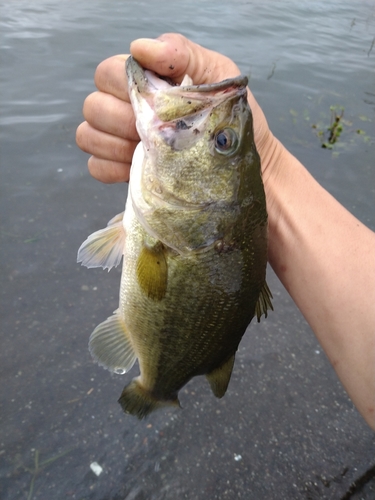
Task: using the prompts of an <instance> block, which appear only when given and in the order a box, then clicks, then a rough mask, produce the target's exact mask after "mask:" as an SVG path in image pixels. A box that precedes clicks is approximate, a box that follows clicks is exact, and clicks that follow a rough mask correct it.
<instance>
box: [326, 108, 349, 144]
mask: <svg viewBox="0 0 375 500" xmlns="http://www.w3.org/2000/svg"><path fill="white" fill-rule="evenodd" d="M329 109H330V111H331V124H330V126H329V127H328V128H327V131H328V133H329V135H328V140H327V141H325V142H323V143H322V148H328V149H332V146H333V145H334V144H335V143H336V142H337V141H338V139H339V137H340V135H341V132H342V131H343V124H342V117H343V116H344V108H343V106H330V108H329Z"/></svg>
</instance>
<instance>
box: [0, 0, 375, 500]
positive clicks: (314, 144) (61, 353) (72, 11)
mask: <svg viewBox="0 0 375 500" xmlns="http://www.w3.org/2000/svg"><path fill="white" fill-rule="evenodd" d="M0 5H1V12H0V22H1V68H2V71H1V72H0V85H1V87H0V91H1V94H0V96H1V113H0V126H1V128H0V141H1V150H0V155H1V156H0V161H1V198H0V210H1V212H0V213H1V255H2V259H1V276H2V287H1V305H0V317H1V351H0V357H1V363H0V377H1V385H0V387H1V389H0V391H1V393H0V394H1V397H0V418H1V436H0V478H1V480H0V498H1V499H2V500H11V499H12V500H13V499H31V498H32V499H45V498H54V499H66V498H72V499H90V500H91V499H92V500H104V499H115V500H116V499H119V500H120V499H121V500H122V499H125V498H127V499H128V500H129V499H136V500H140V499H149V498H151V499H158V500H159V499H175V498H185V499H201V498H202V499H203V498H212V499H214V498H218V499H219V498H220V499H222V498H228V499H232V498H233V499H234V498H247V499H258V498H267V499H268V498H271V499H273V498H296V499H299V498H312V499H315V498H341V497H342V496H343V495H344V494H345V492H346V491H347V490H348V489H349V487H350V484H351V483H352V482H353V481H355V480H356V479H358V478H359V477H360V476H361V475H362V474H364V473H365V471H366V470H368V469H369V468H371V466H373V465H374V438H373V434H372V433H371V432H370V431H369V430H368V428H367V427H366V425H365V424H364V422H363V421H362V419H361V417H360V416H359V415H358V413H357V412H356V410H355V408H353V405H352V404H351V402H350V401H349V399H348V398H347V396H346V394H345V392H344V391H343V389H342V388H341V385H340V383H339V382H338V381H337V379H336V376H335V374H334V372H333V370H332V368H331V366H330V365H329V363H328V361H327V359H326V358H325V356H324V354H323V352H322V351H321V348H320V346H319V345H318V344H317V342H316V340H315V337H314V336H313V334H312V332H311V331H310V329H309V327H308V326H307V325H306V323H305V321H304V320H303V318H302V317H301V315H300V313H299V311H298V310H297V309H296V307H295V306H294V304H293V303H292V301H291V300H290V298H289V297H288V295H287V293H286V292H285V290H284V289H283V287H282V286H281V285H280V283H279V282H278V280H277V278H276V277H275V276H274V275H273V274H272V273H271V272H270V273H269V276H270V277H269V279H268V281H269V284H270V287H271V289H272V291H273V294H274V296H275V300H274V306H275V312H274V313H273V314H272V315H271V316H270V317H269V318H267V320H266V321H263V322H262V323H261V324H260V325H252V326H251V328H250V329H249V332H248V334H247V335H246V336H245V338H244V340H243V342H242V344H241V347H240V350H239V353H238V356H237V363H236V366H235V370H234V373H233V377H232V381H231V384H230V387H229V391H228V393H227V395H226V396H225V398H224V399H223V400H220V401H217V400H216V399H215V398H213V396H212V395H211V394H210V390H209V388H208V386H207V384H206V382H205V380H204V379H203V378H202V379H201V378H198V379H195V380H193V381H192V382H190V383H189V384H188V386H187V387H186V388H185V389H184V390H183V391H181V400H182V406H183V410H174V409H166V410H162V411H160V412H159V413H155V414H154V415H152V416H151V417H150V418H149V419H148V420H146V421H145V422H138V421H136V420H134V419H133V418H131V417H127V416H125V415H123V414H122V412H121V409H120V407H119V405H118V404H117V402H116V401H117V398H118V397H119V395H120V393H121V390H122V388H123V386H124V385H125V383H126V381H128V380H130V379H131V378H132V377H133V376H134V374H135V373H136V370H135V369H133V371H132V372H131V373H130V374H126V375H124V376H117V375H113V376H112V375H110V374H109V372H107V371H105V370H103V369H102V368H100V367H99V366H96V365H94V364H93V362H92V361H91V359H90V355H89V353H88V350H87V341H88V337H89V334H90V332H91V331H92V329H93V328H94V327H95V326H96V325H97V324H98V323H99V322H101V321H103V319H105V318H106V317H107V316H109V315H110V314H111V313H112V311H113V310H114V309H116V307H117V300H118V298H117V294H118V286H119V271H116V270H115V271H111V273H109V274H108V273H106V272H103V271H101V270H90V271H88V270H86V269H84V268H82V267H80V266H78V265H76V264H75V259H76V251H77V248H78V247H79V245H80V244H81V242H82V241H83V240H84V239H85V238H86V236H87V235H88V234H90V233H91V232H93V231H94V230H96V229H98V228H100V227H103V226H104V225H105V224H106V222H107V221H108V220H109V219H110V218H111V217H112V216H113V215H115V214H116V213H118V211H120V210H121V207H122V206H123V204H124V199H125V193H126V188H125V187H124V186H122V185H118V186H105V185H102V184H100V183H98V182H96V181H94V180H93V179H91V178H90V176H89V174H88V172H87V169H86V161H87V155H85V154H84V153H82V152H80V151H79V150H78V148H77V147H76V146H75V138H74V135H75V129H76V127H77V125H78V124H79V123H80V121H81V120H82V118H81V109H82V103H83V100H84V98H85V97H86V95H87V94H88V93H90V92H92V91H94V85H93V73H94V70H95V67H96V65H97V64H98V63H99V62H100V61H101V60H103V59H104V58H106V57H109V56H110V55H113V54H116V53H124V52H127V50H128V46H129V43H130V42H131V40H133V39H135V38H138V37H143V36H147V37H153V36H157V35H159V34H160V33H163V32H167V31H178V32H182V33H183V34H185V35H186V36H188V37H190V38H192V39H194V40H195V41H196V42H198V43H201V44H203V45H205V46H207V47H209V48H212V49H214V50H218V51H220V52H223V53H225V54H226V55H228V56H229V57H231V58H233V59H234V60H235V61H236V62H237V64H238V65H239V66H240V68H241V70H242V71H243V72H244V73H245V74H247V75H248V76H249V77H250V86H251V88H252V91H253V93H254V94H255V96H256V98H257V100H258V101H259V103H260V104H261V106H262V108H263V110H264V111H265V114H266V116H267V118H268V121H269V124H270V126H271V129H272V130H273V132H274V134H275V135H276V136H277V137H278V138H279V139H280V140H281V141H282V142H283V143H284V144H285V145H286V146H287V147H288V148H289V149H290V150H291V151H292V152H293V153H294V154H295V155H296V156H297V157H298V158H299V159H300V160H301V161H302V162H303V163H304V164H305V165H306V166H307V167H308V169H309V170H310V171H311V172H312V174H313V175H314V176H315V177H316V178H317V179H318V180H319V181H320V182H321V183H322V184H323V185H324V186H325V187H326V188H327V189H328V190H329V191H330V192H331V193H332V194H333V195H334V196H336V197H337V198H338V199H339V200H340V201H341V203H343V204H344V205H345V206H346V207H347V208H348V209H349V210H350V211H351V212H353V213H354V214H355V215H356V216H357V217H358V218H359V219H360V220H362V221H363V222H364V223H366V224H367V225H369V226H370V227H372V228H374V227H375V221H374V210H373V208H374V179H373V172H374V162H373V158H374V149H375V147H374V133H373V125H374V104H375V90H374V85H373V67H374V58H375V48H372V44H373V40H374V34H375V33H374V31H375V30H374V26H375V19H374V6H373V2H363V1H357V2H350V1H348V0H341V1H337V0H332V1H331V2H321V1H315V2H304V1H298V2H297V1H289V2H286V1H278V2H276V1H268V2H261V1H260V0H259V1H250V2H245V1H238V0H237V1H234V2H230V3H224V2H223V3H221V2H208V1H199V2H198V1H194V0H190V1H189V2H185V1H181V2H174V3H172V4H171V3H170V2H164V3H160V4H158V5H156V4H155V2H152V1H151V0H148V1H144V2H139V1H137V2H135V1H134V0H130V1H127V2H122V3H119V2H117V3H114V2H113V3H112V4H110V3H108V2H104V1H102V0H95V1H90V2H88V1H82V2H72V1H65V2H57V1H55V0H54V1H52V0H50V1H43V0H40V1H38V2H34V3H33V4H30V2H28V1H26V0H25V1H14V2H4V1H2V2H1V3H0ZM330 106H343V107H344V108H345V111H344V120H345V121H344V131H343V133H342V135H341V137H340V140H339V142H338V143H337V144H336V145H335V147H334V149H333V150H325V149H322V148H321V147H320V138H319V137H318V135H317V131H319V130H323V129H324V128H326V127H327V126H328V125H329V123H330V119H331V118H330ZM312 125H315V128H313V127H312ZM357 131H360V133H357ZM94 462H97V463H98V464H99V465H100V467H102V468H103V472H102V473H101V474H100V475H99V476H97V475H96V474H94V472H92V469H90V465H91V464H92V463H94ZM374 491H375V487H374V485H373V483H371V482H367V483H366V487H365V489H364V490H363V491H362V496H361V498H368V499H370V498H373V496H374ZM353 498H354V496H353ZM356 498H358V497H356Z"/></svg>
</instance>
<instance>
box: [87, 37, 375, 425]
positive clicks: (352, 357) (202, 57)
mask: <svg viewBox="0 0 375 500" xmlns="http://www.w3.org/2000/svg"><path fill="white" fill-rule="evenodd" d="M161 39H162V42H156V41H151V40H138V41H136V42H133V44H132V46H131V52H132V54H133V56H134V57H136V58H137V59H138V60H139V62H140V63H141V64H142V65H143V66H145V67H147V68H149V69H151V70H154V71H156V72H158V73H159V74H162V75H165V76H169V77H170V78H173V79H175V80H176V81H177V82H179V81H181V80H182V78H183V76H184V75H185V74H186V73H187V74H189V75H190V76H191V77H192V78H193V81H194V82H195V83H210V82H217V81H220V80H223V79H225V78H228V77H231V76H235V75H238V74H239V70H238V68H237V66H236V65H235V64H234V63H233V61H231V60H230V59H228V58H226V57H224V56H222V55H220V54H218V53H216V52H212V51H209V50H207V49H204V48H202V47H200V46H198V45H196V44H194V43H192V42H190V41H188V40H186V39H185V38H184V37H182V36H181V35H173V34H172V35H171V34H169V35H163V36H162V37H161ZM125 58H126V56H115V57H113V58H110V59H107V60H106V61H104V62H103V63H101V64H100V65H99V66H98V69H97V71H96V74H95V83H96V85H97V87H98V89H99V92H96V93H94V94H91V95H90V96H89V97H88V98H87V99H86V101H85V104H84V116H85V119H86V121H85V122H84V123H82V124H81V125H80V126H79V127H78V130H77V143H78V145H79V146H80V147H81V148H82V149H83V150H84V151H87V152H89V153H91V154H92V155H93V156H91V158H90V159H89V169H90V172H91V173H92V175H93V176H94V177H96V178H97V179H99V180H101V181H103V182H120V181H126V180H128V178H129V169H130V163H131V158H132V155H133V151H134V149H135V146H136V144H137V141H138V135H137V132H136V130H135V126H134V115H133V112H132V108H131V106H130V103H129V97H128V95H127V90H126V85H125V80H124V78H125V77H124V60H125ZM248 98H249V103H250V107H251V109H252V111H253V115H254V134H255V142H256V145H257V149H258V151H259V154H260V156H261V160H262V170H263V179H264V184H265V189H266V195H267V207H268V214H269V238H270V242H269V260H270V263H271V265H272V267H273V268H274V270H275V272H276V274H277V275H278V277H279V279H280V280H281V281H282V283H283V284H284V286H285V287H286V289H287V290H288V292H289V293H290V295H291V296H292V298H293V300H294V301H295V302H296V304H297V306H298V307H299V309H300V310H301V312H302V313H303V315H304V316H305V318H306V320H307V321H308V322H309V324H310V326H311V328H312V329H313V331H314V333H315V335H316V336H317V338H318V340H319V342H320V343H321V345H322V347H323V349H324V350H325V352H326V354H327V356H328V358H329V359H330V361H331V363H332V364H333V366H334V368H335V370H336V372H337V375H338V376H339V378H340V380H341V382H342V383H343V385H344V387H345V388H346V390H347V392H348V394H349V396H350V397H351V399H352V400H353V402H354V404H355V405H356V406H357V408H358V410H359V411H360V412H361V414H362V415H363V416H364V418H365V419H366V421H367V422H368V424H369V425H370V426H371V427H373V428H374V429H375V256H374V250H375V234H374V233H373V232H372V231H370V230H369V229H368V228H366V227H365V226H364V225H363V224H361V223H360V222H359V221H358V220H357V219H356V218H355V217H353V216H352V215H351V214H350V213H349V212H348V211H347V210H345V208H344V207H342V206H341V205H340V204H339V203H338V202H337V201H336V200H335V199H334V198H333V197H332V196H331V195H330V194H329V193H327V191H325V190H324V189H323V188H322V187H321V186H320V185H319V184H318V183H317V182H316V181H315V180H314V179H313V178H312V177H311V175H310V174H309V173H308V172H307V170H306V169H305V168H304V167H303V165H301V163H300V162H299V161H298V160H297V159H296V158H295V157H293V156H292V155H291V154H290V153H289V152H288V151H287V150H286V149H285V148H284V147H283V146H282V145H281V143H280V142H279V141H277V139H275V138H274V137H273V135H272V133H271V132H270V130H269V128H268V125H267V121H266V119H265V117H264V114H263V112H262V110H261V108H260V107H259V105H258V104H257V102H256V101H255V99H254V97H253V95H252V94H251V92H250V91H249V93H248Z"/></svg>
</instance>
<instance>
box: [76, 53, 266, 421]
mask: <svg viewBox="0 0 375 500" xmlns="http://www.w3.org/2000/svg"><path fill="white" fill-rule="evenodd" d="M126 74H127V80H128V90H129V96H130V99H131V103H132V106H133V110H134V113H135V117H136V127H137V130H138V133H139V136H140V139H141V141H140V142H139V144H138V145H137V147H136V150H135V152H134V155H133V160H132V166H131V169H130V179H129V188H128V196H127V199H126V205H125V211H124V212H122V213H120V214H119V215H117V216H115V217H114V218H113V219H111V220H110V221H109V223H108V225H107V227H106V228H104V229H101V230H99V231H96V232H95V233H93V234H92V235H90V236H89V237H88V238H87V239H86V240H85V241H84V242H83V243H82V245H81V247H80V248H79V250H78V258H77V260H78V262H81V263H82V265H85V266H87V267H89V268H90V267H102V268H103V269H108V270H109V269H111V268H112V267H114V266H117V265H118V264H119V263H120V262H121V259H123V264H122V275H121V285H120V293H119V307H118V309H116V310H115V311H114V313H113V314H112V315H111V316H110V317H109V318H108V319H106V320H105V321H104V322H102V323H101V324H99V325H98V326H97V327H96V328H95V330H94V331H93V332H92V334H91V336H90V339H89V350H90V352H91V355H92V357H93V358H94V360H95V361H97V362H98V363H99V364H100V365H102V366H103V367H104V368H106V369H108V370H110V371H112V372H114V373H118V374H123V373H126V372H128V371H129V370H130V369H131V368H132V366H133V365H134V363H135V362H136V360H138V363H139V371H140V373H139V376H138V377H136V378H134V379H133V380H132V381H131V382H130V383H129V384H128V385H126V386H125V387H124V389H123V391H122V393H121V396H120V398H119V403H120V405H121V407H122V409H123V411H124V412H125V413H127V414H131V415H135V416H136V417H138V418H139V419H143V418H144V417H146V416H147V415H149V414H150V413H151V412H153V411H154V410H156V409H158V408H161V407H165V406H177V407H179V406H180V402H179V398H178V392H179V391H180V389H181V388H182V387H183V386H185V384H187V382H188V381H189V380H191V379H192V378H193V377H196V376H199V375H205V376H206V378H207V380H208V382H209V385H210V387H211V390H212V392H213V394H214V395H215V396H216V397H217V398H221V397H223V396H224V394H225V393H226V391H227V388H228V384H229V380H230V378H231V374H232V369H233V366H234V361H235V355H236V351H237V349H238V346H239V343H240V341H241V339H242V336H243V335H244V333H245V331H246V329H247V327H248V325H249V323H250V322H251V320H252V319H253V318H254V317H257V319H258V321H259V320H260V318H261V316H263V315H264V316H265V317H267V313H268V311H269V310H272V309H273V306H272V301H271V299H272V294H271V292H270V289H269V288H268V285H267V282H266V266H267V245H268V223H267V210H266V198H265V192H264V186H263V182H262V176H261V164H260V157H259V154H258V152H257V149H256V146H255V142H254V133H253V119H252V113H251V110H250V107H249V104H248V100H247V83H248V80H247V77H245V76H243V75H240V76H237V77H234V78H229V79H226V80H223V81H221V82H217V83H213V84H201V85H194V83H193V81H192V79H191V78H190V77H189V76H188V75H186V76H185V78H184V79H183V81H182V82H181V84H180V85H175V84H173V83H172V82H171V81H169V80H168V79H165V78H163V77H161V76H159V75H157V74H156V73H153V72H151V71H148V70H146V69H144V68H142V66H141V65H140V64H139V63H138V62H137V61H136V60H135V59H134V58H133V57H131V56H129V58H128V59H127V61H126ZM124 81H125V77H124Z"/></svg>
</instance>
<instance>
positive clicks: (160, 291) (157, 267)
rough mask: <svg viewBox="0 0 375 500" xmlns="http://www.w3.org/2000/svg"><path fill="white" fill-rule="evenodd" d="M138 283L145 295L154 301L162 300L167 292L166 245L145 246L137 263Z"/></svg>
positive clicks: (159, 243) (158, 243)
mask: <svg viewBox="0 0 375 500" xmlns="http://www.w3.org/2000/svg"><path fill="white" fill-rule="evenodd" d="M137 278H138V283H139V286H140V287H141V289H142V290H143V291H144V293H145V294H146V295H147V296H148V297H150V298H151V299H153V300H162V298H163V297H164V296H165V293H166V291H167V280H168V264H167V260H166V258H165V248H164V245H163V244H162V243H161V242H160V241H159V242H157V243H156V244H155V245H154V246H152V247H149V246H147V245H144V246H143V248H142V251H141V253H140V255H139V258H138V263H137Z"/></svg>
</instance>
